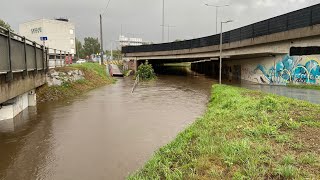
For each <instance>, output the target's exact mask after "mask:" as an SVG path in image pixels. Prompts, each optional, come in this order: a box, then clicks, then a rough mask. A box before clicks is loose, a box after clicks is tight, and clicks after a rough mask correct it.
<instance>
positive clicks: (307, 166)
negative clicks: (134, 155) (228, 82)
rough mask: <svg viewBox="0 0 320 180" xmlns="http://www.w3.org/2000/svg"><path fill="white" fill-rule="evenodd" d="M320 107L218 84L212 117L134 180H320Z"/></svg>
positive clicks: (186, 133)
mask: <svg viewBox="0 0 320 180" xmlns="http://www.w3.org/2000/svg"><path fill="white" fill-rule="evenodd" d="M319 112H320V106H319V105H315V104H311V103H308V102H304V101H299V100H294V99H290V98H286V97H282V96H277V95H272V94H266V93H262V92H258V91H252V90H247V89H243V88H237V87H231V86H225V85H214V87H213V91H212V96H211V100H210V103H209V104H208V109H207V111H206V113H205V114H204V115H203V116H202V117H201V118H199V119H198V120H197V121H196V122H195V123H193V124H192V125H191V126H189V127H188V128H187V129H186V130H184V131H183V132H182V133H180V134H179V135H178V136H177V137H176V139H175V140H174V141H172V142H171V143H169V144H168V145H166V146H164V147H162V148H160V150H158V151H157V152H156V153H155V154H154V156H153V157H152V158H151V160H149V161H148V162H147V163H146V164H145V166H144V167H143V168H142V169H141V170H139V171H137V172H136V173H135V174H132V175H131V176H129V177H128V179H139V180H140V179H232V178H234V179H296V178H297V179H300V178H310V179H319V178H320V176H319V174H320V164H319V160H320V157H319V154H320V152H319V149H320V144H319V142H320V139H319V136H318V134H319V133H320V114H319Z"/></svg>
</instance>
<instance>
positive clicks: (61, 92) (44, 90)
mask: <svg viewBox="0 0 320 180" xmlns="http://www.w3.org/2000/svg"><path fill="white" fill-rule="evenodd" d="M78 70H79V71H80V72H81V74H82V73H83V77H82V78H81V79H79V80H76V81H72V82H71V81H62V83H61V85H53V86H49V85H48V84H46V85H44V86H42V87H40V88H38V89H37V101H38V103H42V102H47V101H55V100H60V99H66V98H72V97H74V96H78V95H80V94H83V93H84V92H87V91H89V90H92V89H94V88H97V87H101V86H104V85H107V84H111V83H113V82H114V80H113V79H112V78H111V77H108V76H107V74H106V69H105V66H101V65H99V64H97V63H84V64H74V65H71V66H67V67H61V68H56V69H55V72H57V74H60V73H61V74H63V75H62V77H63V76H64V74H65V75H66V76H67V75H68V73H70V72H73V71H78Z"/></svg>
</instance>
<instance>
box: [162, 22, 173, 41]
mask: <svg viewBox="0 0 320 180" xmlns="http://www.w3.org/2000/svg"><path fill="white" fill-rule="evenodd" d="M161 26H163V25H161ZM164 27H167V28H168V42H170V28H174V27H176V26H171V25H164Z"/></svg>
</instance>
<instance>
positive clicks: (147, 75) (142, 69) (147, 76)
mask: <svg viewBox="0 0 320 180" xmlns="http://www.w3.org/2000/svg"><path fill="white" fill-rule="evenodd" d="M137 75H139V78H140V79H141V80H151V79H154V78H155V77H156V74H155V73H154V70H153V68H152V65H151V64H149V63H148V61H146V62H145V63H144V64H141V65H140V66H139V67H138V71H137Z"/></svg>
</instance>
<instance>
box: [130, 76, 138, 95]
mask: <svg viewBox="0 0 320 180" xmlns="http://www.w3.org/2000/svg"><path fill="white" fill-rule="evenodd" d="M139 78H140V77H139V74H138V75H137V77H136V80H135V81H134V84H133V87H132V90H131V93H133V92H134V90H135V89H136V87H137V85H138V84H139V81H140V79H139Z"/></svg>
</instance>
